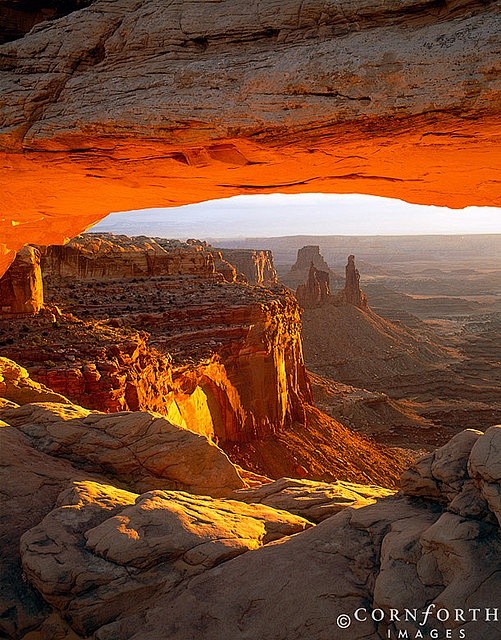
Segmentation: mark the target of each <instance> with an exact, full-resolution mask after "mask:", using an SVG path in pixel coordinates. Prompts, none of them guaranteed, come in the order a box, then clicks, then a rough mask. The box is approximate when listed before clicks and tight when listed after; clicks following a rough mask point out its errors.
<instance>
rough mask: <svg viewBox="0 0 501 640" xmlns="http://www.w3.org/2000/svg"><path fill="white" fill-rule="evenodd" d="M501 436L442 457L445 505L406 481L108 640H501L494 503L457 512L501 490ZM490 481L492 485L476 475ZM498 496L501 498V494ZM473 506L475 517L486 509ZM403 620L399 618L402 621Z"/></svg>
mask: <svg viewBox="0 0 501 640" xmlns="http://www.w3.org/2000/svg"><path fill="white" fill-rule="evenodd" d="M499 432H500V428H499V427H498V428H493V429H491V430H489V431H488V432H487V433H486V434H485V435H482V434H477V435H478V437H474V438H473V437H472V435H471V434H470V433H467V434H466V435H465V434H464V432H463V434H459V435H458V436H457V437H456V439H455V440H454V442H452V443H450V445H449V448H448V449H445V450H442V451H440V452H439V453H438V455H436V456H435V458H434V462H436V465H435V469H436V471H435V472H436V473H439V474H441V475H442V477H444V478H445V480H443V481H441V482H442V484H440V483H436V487H438V493H437V494H436V495H435V496H434V497H424V496H423V497H417V495H419V494H420V493H421V488H420V486H421V485H422V481H423V475H424V474H423V473H417V472H416V469H414V470H413V471H412V472H409V474H406V477H405V479H404V487H405V489H404V491H405V492H403V493H401V494H400V495H398V496H396V497H387V498H384V499H382V500H379V501H378V502H377V504H373V505H370V506H367V507H363V508H359V509H345V510H343V511H342V512H340V513H338V514H337V515H335V516H333V517H331V518H328V519H326V520H325V521H324V522H321V523H320V524H319V525H318V526H316V527H314V528H312V529H310V530H308V531H306V532H304V533H302V534H300V535H297V536H293V537H292V538H288V539H285V540H284V541H282V542H281V543H280V544H276V545H271V546H267V547H264V548H261V549H257V550H254V551H250V552H248V553H246V554H244V555H242V556H240V557H238V558H235V559H233V560H231V561H228V562H226V563H224V564H222V565H221V566H219V567H216V568H214V569H211V570H209V571H207V572H205V573H204V574H202V575H199V576H197V577H195V578H194V579H193V580H191V581H190V582H189V584H188V585H187V586H186V587H185V588H183V589H173V590H172V589H166V590H164V591H163V593H159V594H158V597H157V598H156V600H155V601H153V602H150V603H149V607H148V610H146V609H142V610H140V611H139V610H138V611H136V612H135V613H134V612H131V615H130V617H128V618H123V619H121V620H120V619H119V620H116V621H115V622H114V623H111V624H110V625H107V626H105V627H103V628H102V629H100V631H99V632H98V634H97V635H96V637H98V638H99V640H111V639H112V638H113V639H116V638H132V639H133V640H139V639H141V640H156V639H157V638H159V637H165V638H169V639H173V640H185V639H186V638H193V639H195V638H200V637H203V638H204V640H205V639H207V640H230V639H231V640H234V639H235V638H259V639H260V640H276V639H277V638H281V639H282V638H283V639H287V640H288V639H291V640H292V639H293V638H315V640H328V639H331V638H336V639H337V638H339V639H346V640H361V639H362V638H364V639H365V638H371V639H372V640H376V639H383V638H387V637H398V635H397V634H398V633H399V632H401V633H408V634H409V636H408V637H411V638H414V637H416V634H417V632H418V631H420V632H421V633H422V634H423V635H424V634H427V635H426V636H425V637H432V636H431V635H430V634H431V633H432V631H433V633H434V634H437V633H438V634H439V636H438V637H447V636H446V632H447V630H449V635H451V637H461V635H460V634H465V637H467V638H468V637H469V638H482V640H496V639H497V638H499V621H498V620H499V611H498V612H497V613H496V611H495V609H496V607H497V606H498V605H499V598H498V595H497V594H499V593H500V590H501V570H500V569H499V567H500V566H501V538H500V535H499V526H498V522H497V520H496V519H495V518H494V514H493V512H492V511H491V509H490V507H488V508H487V509H486V508H485V505H486V504H487V503H486V501H484V500H482V498H479V507H478V508H477V509H476V511H475V515H472V513H473V512H472V511H471V510H470V512H469V513H468V512H466V511H465V512H463V514H460V513H458V512H457V503H456V504H455V503H454V502H455V500H456V499H457V497H458V496H460V495H462V494H463V492H467V491H471V487H472V486H474V487H476V488H478V487H479V486H480V490H481V491H482V490H483V491H485V489H484V485H485V482H486V480H487V479H488V481H489V482H488V484H489V485H494V487H495V489H496V490H499V482H494V479H495V475H496V473H497V464H498V462H497V461H498V460H499V458H497V459H495V458H494V457H492V458H491V457H490V456H489V451H490V452H493V451H496V448H495V447H497V438H498V437H499V436H498V434H499ZM472 440H475V442H474V443H472ZM494 440H495V441H496V444H494V442H493V441H494ZM465 441H467V442H470V444H471V445H472V447H473V449H472V448H471V447H470V450H471V452H470V451H469V450H468V447H466V446H464V442H465ZM458 443H459V444H458ZM459 451H462V453H461V454H460V455H458V452H459ZM446 460H448V461H449V462H448V463H447V465H449V467H450V469H451V475H450V477H446V473H445V468H446V464H445V461H446ZM442 462H443V464H442ZM420 464H421V465H422V463H418V464H417V465H416V468H417V467H419V465H420ZM438 469H440V471H438ZM464 469H466V473H464ZM468 469H470V472H471V473H472V474H473V476H474V477H472V476H471V475H470V472H468ZM480 473H481V474H482V475H481V478H482V479H481V480H479V477H480V475H479V476H478V477H477V476H476V475H475V474H480ZM461 476H462V478H461V479H459V478H460V477H461ZM429 481H430V483H431V482H432V477H431V475H430V476H429ZM456 482H457V484H455V483H456ZM451 486H452V487H454V490H453V493H451V489H450V487H451ZM442 488H443V492H442V490H441V489H442ZM488 492H489V495H491V494H492V493H493V489H492V488H491V487H490V486H489V489H488ZM477 498H478V496H477ZM470 502H471V509H473V502H474V499H473V498H470ZM487 506H488V505H487ZM427 607H430V615H429V616H428V617H427V618H426V619H425V611H426V608H427ZM391 609H395V610H397V614H396V615H393V619H392V616H391V615H390V610H391ZM406 609H409V610H410V615H409V614H407V613H406ZM414 609H416V620H413V618H412V615H413V611H414ZM456 609H458V610H459V613H457V612H456ZM475 609H478V611H477V612H475V611H474V610H475ZM355 612H358V613H357V617H355ZM496 615H497V616H498V618H497V619H496ZM343 616H344V617H343ZM346 616H348V618H346ZM381 616H382V617H381ZM357 618H358V619H357ZM388 633H389V634H390V636H388ZM400 637H402V636H400ZM403 637H406V636H405V635H404V636H403ZM417 637H420V636H419V635H417Z"/></svg>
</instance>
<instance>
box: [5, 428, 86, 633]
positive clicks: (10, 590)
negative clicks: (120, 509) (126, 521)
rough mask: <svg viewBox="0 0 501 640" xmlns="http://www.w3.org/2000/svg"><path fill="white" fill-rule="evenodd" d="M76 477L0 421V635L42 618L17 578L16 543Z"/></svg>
mask: <svg viewBox="0 0 501 640" xmlns="http://www.w3.org/2000/svg"><path fill="white" fill-rule="evenodd" d="M86 475H87V476H89V474H86ZM82 477H83V474H82V473H81V472H80V471H79V470H78V469H76V468H75V467H73V466H72V465H71V464H70V462H69V461H67V460H61V459H56V458H53V457H50V456H47V455H45V454H44V453H41V452H40V451H37V450H36V449H34V448H33V447H32V446H30V443H29V441H28V438H26V436H24V435H23V434H22V433H21V432H20V431H19V430H18V429H16V428H14V427H11V426H9V425H8V424H7V423H5V422H3V421H1V420H0V487H1V491H0V512H1V514H2V517H1V518H0V545H1V548H2V553H1V557H0V636H1V635H3V637H5V636H6V637H8V638H15V637H19V636H20V635H21V634H22V633H23V632H26V631H27V630H29V629H32V628H34V627H36V626H37V625H39V624H40V623H41V622H42V621H43V619H44V617H45V616H46V615H47V605H46V604H45V603H44V602H43V600H42V599H41V598H40V596H39V594H38V593H37V592H36V591H35V590H34V589H33V588H32V586H31V585H30V584H29V583H28V582H27V581H26V580H25V579H24V578H23V576H22V569H21V564H20V561H19V539H20V537H21V535H22V534H23V533H24V532H25V531H27V530H28V529H30V528H31V527H32V526H34V525H35V524H38V523H39V522H40V520H42V518H43V517H44V516H45V515H46V514H47V513H48V512H49V511H50V510H51V509H52V508H53V507H54V504H55V502H56V500H57V496H58V495H59V493H60V492H61V491H62V490H63V489H64V488H65V487H66V486H67V485H68V483H69V482H70V481H71V480H74V479H78V478H82Z"/></svg>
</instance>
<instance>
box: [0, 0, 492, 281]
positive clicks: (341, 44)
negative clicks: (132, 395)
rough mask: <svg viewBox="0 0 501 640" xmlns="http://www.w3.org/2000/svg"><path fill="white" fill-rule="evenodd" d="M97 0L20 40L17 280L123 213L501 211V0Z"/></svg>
mask: <svg viewBox="0 0 501 640" xmlns="http://www.w3.org/2000/svg"><path fill="white" fill-rule="evenodd" d="M21 4H22V3H21ZM25 4H26V5H27V6H28V5H29V3H25ZM42 4H43V3H42ZM47 4H48V5H50V6H51V7H52V8H51V12H49V14H50V15H49V14H43V11H41V13H40V15H41V16H42V17H43V15H49V17H50V16H52V17H54V16H57V15H62V14H64V10H66V11H71V10H72V9H73V8H74V7H79V6H82V4H79V3H75V5H74V6H73V5H71V3H70V5H71V6H70V5H68V3H66V5H68V6H67V7H66V9H65V8H64V7H63V8H62V9H61V8H59V9H58V7H57V5H58V3H57V2H52V3H47ZM60 4H61V3H60ZM62 4H64V3H62ZM83 4H88V5H89V6H84V8H82V9H79V10H75V11H71V12H70V13H68V15H63V17H61V18H58V19H52V20H49V21H47V22H40V23H38V24H36V25H35V26H34V27H33V29H32V30H31V31H30V32H28V33H27V34H26V35H24V36H22V37H18V38H17V39H14V40H12V41H11V42H7V43H5V44H3V45H2V46H0V74H1V75H0V87H1V91H0V105H1V107H0V112H1V121H0V125H1V129H0V149H1V165H0V166H1V169H0V171H1V182H2V213H1V218H0V254H1V255H0V272H3V271H4V270H5V268H6V266H7V265H8V264H9V262H10V261H11V260H12V258H13V255H14V252H15V251H16V250H18V249H19V248H20V247H21V246H22V245H23V244H24V243H38V244H50V243H60V242H62V241H64V240H65V239H66V238H69V237H72V236H74V235H76V234H77V233H79V232H80V231H82V230H83V229H85V228H86V227H88V226H89V225H91V224H92V223H94V222H96V221H97V220H99V219H101V218H103V217H104V216H105V215H107V214H108V213H109V212H111V211H117V210H118V211H120V210H127V209H136V208H146V207H152V206H175V205H181V204H187V203H192V202H199V201H202V200H207V199H212V198H220V197H226V196H232V195H236V194H242V193H246V194H247V193H268V192H273V191H281V192H287V193H295V192H305V191H311V192H313V191H316V192H336V193H344V192H350V193H353V192H360V193H369V194H375V195H381V196H389V197H396V198H401V199H404V200H407V201H410V202H416V203H423V204H436V205H446V206H450V207H454V208H461V207H464V206H467V205H499V202H500V198H499V195H500V188H499V173H498V172H497V171H496V170H497V169H499V159H500V153H499V131H500V128H499V123H500V115H499V106H500V90H499V75H497V69H498V68H497V67H496V65H497V64H498V63H499V53H500V44H499V26H500V19H499V8H498V6H497V4H496V3H495V2H490V1H489V0H474V1H472V0H454V1H448V0H404V1H402V0H390V1H383V0H357V1H356V2H355V1H353V0H337V1H336V2H334V1H325V0H308V1H306V2H305V1H299V0H280V1H278V0H277V1H275V0H267V1H266V2H234V1H233V0H219V1H216V2H191V1H187V0H185V1H181V0H174V1H173V2H169V3H165V2H163V1H160V0H150V1H149V2H144V1H139V0H113V1H110V0H96V1H94V2H92V3H83ZM0 5H1V7H0V9H3V10H4V11H7V12H8V11H9V10H10V9H12V7H14V6H15V5H19V3H16V2H13V1H10V2H9V1H8V0H3V1H2V2H1V3H0ZM28 12H29V7H28ZM9 15H10V16H11V22H12V21H14V22H15V20H16V17H15V15H17V14H14V13H12V12H11V13H10V14H9ZM12 16H14V17H12ZM40 19H42V18H40ZM23 20H25V22H26V24H27V25H28V26H31V23H30V22H29V20H26V19H25V18H23ZM10 27H11V28H12V30H13V33H15V32H16V25H15V24H14V25H12V24H11V25H10ZM26 28H28V27H26ZM17 30H18V31H20V32H21V33H22V25H18V27H17ZM18 35H21V34H18ZM10 37H12V38H13V37H16V36H15V35H11V36H10Z"/></svg>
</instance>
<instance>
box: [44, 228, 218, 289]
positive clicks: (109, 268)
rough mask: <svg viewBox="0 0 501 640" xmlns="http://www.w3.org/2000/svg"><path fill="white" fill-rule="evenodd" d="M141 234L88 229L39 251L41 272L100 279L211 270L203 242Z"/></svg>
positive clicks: (210, 271)
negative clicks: (92, 231) (156, 237)
mask: <svg viewBox="0 0 501 640" xmlns="http://www.w3.org/2000/svg"><path fill="white" fill-rule="evenodd" d="M162 244H163V246H162V245H161V244H159V242H157V241H156V240H155V239H154V238H147V237H144V236H140V237H135V238H130V237H128V236H124V235H116V234H112V233H89V234H85V235H81V236H78V237H76V238H73V239H72V240H71V241H70V242H69V243H68V244H66V245H51V246H49V247H47V248H46V249H44V250H43V251H42V270H43V274H44V276H49V277H53V278H54V277H60V278H61V277H62V278H77V279H78V280H90V279H94V280H102V279H112V278H133V277H143V278H145V277H155V276H167V275H175V276H183V275H200V276H204V277H208V276H210V275H212V274H214V272H215V270H214V259H213V256H212V254H211V253H210V252H208V251H205V250H204V247H203V246H202V245H196V244H188V243H181V242H176V243H173V242H172V241H163V243H162Z"/></svg>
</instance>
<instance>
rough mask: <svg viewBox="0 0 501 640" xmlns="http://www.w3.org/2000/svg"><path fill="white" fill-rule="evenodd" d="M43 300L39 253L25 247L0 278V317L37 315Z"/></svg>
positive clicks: (32, 248) (36, 250)
mask: <svg viewBox="0 0 501 640" xmlns="http://www.w3.org/2000/svg"><path fill="white" fill-rule="evenodd" d="M43 300H44V299H43V285H42V273H41V270H40V251H39V250H38V249H35V248H34V247H29V246H26V247H24V248H23V249H21V251H19V252H18V253H17V255H16V258H15V260H14V262H13V263H12V264H11V265H10V267H9V269H8V270H7V272H6V273H5V274H4V275H3V277H2V278H0V315H9V314H34V313H38V312H39V311H40V309H41V308H42V306H43Z"/></svg>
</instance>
